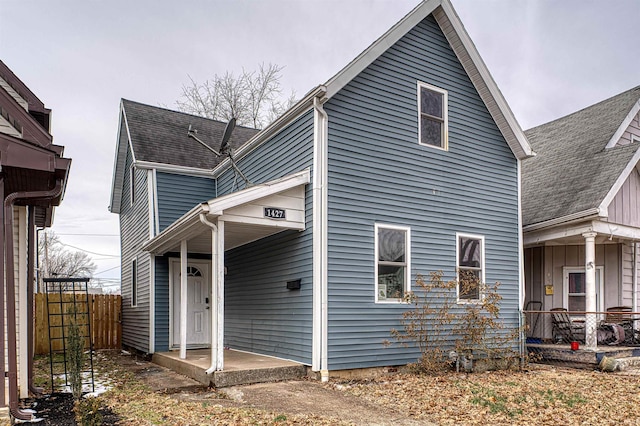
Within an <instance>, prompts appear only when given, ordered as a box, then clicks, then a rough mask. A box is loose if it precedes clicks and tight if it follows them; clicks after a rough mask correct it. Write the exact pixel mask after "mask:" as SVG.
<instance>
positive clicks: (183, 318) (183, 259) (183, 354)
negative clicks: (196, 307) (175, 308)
mask: <svg viewBox="0 0 640 426" xmlns="http://www.w3.org/2000/svg"><path fill="white" fill-rule="evenodd" d="M187 297H188V296H187V241H186V240H183V241H180V359H186V358H187Z"/></svg>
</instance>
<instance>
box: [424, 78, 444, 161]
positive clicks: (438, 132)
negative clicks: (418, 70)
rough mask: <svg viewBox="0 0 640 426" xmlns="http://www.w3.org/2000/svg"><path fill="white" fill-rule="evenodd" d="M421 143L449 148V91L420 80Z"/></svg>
mask: <svg viewBox="0 0 640 426" xmlns="http://www.w3.org/2000/svg"><path fill="white" fill-rule="evenodd" d="M418 109H419V112H418V116H419V121H420V122H419V123H418V124H419V125H418V135H419V138H420V144H422V145H429V146H435V147H437V148H441V149H445V150H446V149H447V92H446V91H445V90H442V89H439V88H437V87H434V86H431V85H428V84H426V83H420V82H418Z"/></svg>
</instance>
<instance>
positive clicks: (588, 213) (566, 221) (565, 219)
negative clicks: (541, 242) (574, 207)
mask: <svg viewBox="0 0 640 426" xmlns="http://www.w3.org/2000/svg"><path fill="white" fill-rule="evenodd" d="M600 213H601V212H600V209H598V208H593V209H588V210H583V211H581V212H577V213H572V214H569V215H566V216H562V217H558V218H555V219H551V220H546V221H544V222H539V223H534V224H531V225H527V226H524V227H523V228H522V231H523V232H524V233H525V234H526V233H528V232H533V231H538V230H540V229H545V228H553V227H556V226H558V225H570V224H572V223H576V222H581V221H584V220H587V219H595V218H598V217H601V216H602V215H601V214H600Z"/></svg>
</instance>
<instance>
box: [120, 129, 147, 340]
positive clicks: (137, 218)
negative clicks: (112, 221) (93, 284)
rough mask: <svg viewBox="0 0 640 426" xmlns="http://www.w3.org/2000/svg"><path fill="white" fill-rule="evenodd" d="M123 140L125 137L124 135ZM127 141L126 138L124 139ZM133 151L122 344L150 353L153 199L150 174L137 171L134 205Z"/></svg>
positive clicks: (123, 221)
mask: <svg viewBox="0 0 640 426" xmlns="http://www.w3.org/2000/svg"><path fill="white" fill-rule="evenodd" d="M121 137H122V135H121ZM124 137H126V136H124ZM131 162H132V157H131V151H130V150H127V159H126V166H125V170H126V172H125V174H124V180H123V185H122V186H123V188H122V199H121V207H120V250H121V253H122V264H121V266H122V284H121V292H122V343H123V344H124V345H127V346H130V347H133V348H135V349H138V350H140V351H143V352H148V350H149V270H150V268H149V266H150V261H151V258H150V256H149V253H147V252H143V251H142V250H141V247H142V245H143V244H144V243H145V242H146V241H147V240H148V239H149V206H148V204H149V197H148V194H147V171H146V170H135V172H134V176H135V184H134V190H135V191H136V192H135V202H134V204H133V205H131V201H130V193H129V188H130V186H129V179H130V173H129V168H130V167H131ZM136 257H137V270H138V274H137V275H138V278H137V287H138V297H137V302H138V303H137V306H136V307H132V306H131V283H132V274H131V264H132V261H133V259H134V258H136Z"/></svg>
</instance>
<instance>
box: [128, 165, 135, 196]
mask: <svg viewBox="0 0 640 426" xmlns="http://www.w3.org/2000/svg"><path fill="white" fill-rule="evenodd" d="M135 170H136V169H135V166H134V165H133V164H132V165H131V167H129V201H130V203H131V205H133V203H134V202H135V201H136V197H135V189H136V172H135Z"/></svg>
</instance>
